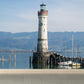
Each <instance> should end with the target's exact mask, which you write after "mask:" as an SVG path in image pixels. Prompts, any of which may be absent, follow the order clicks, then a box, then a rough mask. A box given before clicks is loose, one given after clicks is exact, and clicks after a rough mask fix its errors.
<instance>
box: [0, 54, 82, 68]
mask: <svg viewBox="0 0 84 84" xmlns="http://www.w3.org/2000/svg"><path fill="white" fill-rule="evenodd" d="M30 56H31V63H30V59H29V58H30ZM32 56H33V54H32V53H0V69H82V68H81V66H72V67H71V66H56V65H45V64H38V65H37V64H32Z"/></svg>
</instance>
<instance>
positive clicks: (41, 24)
mask: <svg viewBox="0 0 84 84" xmlns="http://www.w3.org/2000/svg"><path fill="white" fill-rule="evenodd" d="M47 17H48V11H47V10H46V5H45V4H44V3H42V4H41V5H40V11H38V41H37V51H36V52H34V53H33V64H35V63H42V64H43V63H48V61H49V58H50V55H51V52H49V51H48V37H47Z"/></svg>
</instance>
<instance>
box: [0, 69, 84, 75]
mask: <svg viewBox="0 0 84 84" xmlns="http://www.w3.org/2000/svg"><path fill="white" fill-rule="evenodd" d="M1 74H84V69H0V75H1Z"/></svg>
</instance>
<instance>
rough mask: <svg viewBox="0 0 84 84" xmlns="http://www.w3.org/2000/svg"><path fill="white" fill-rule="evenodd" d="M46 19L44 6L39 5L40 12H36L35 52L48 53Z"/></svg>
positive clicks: (46, 14)
mask: <svg viewBox="0 0 84 84" xmlns="http://www.w3.org/2000/svg"><path fill="white" fill-rule="evenodd" d="M47 17H48V11H47V10H46V5H45V4H41V5H40V11H38V43H37V52H48V38H47Z"/></svg>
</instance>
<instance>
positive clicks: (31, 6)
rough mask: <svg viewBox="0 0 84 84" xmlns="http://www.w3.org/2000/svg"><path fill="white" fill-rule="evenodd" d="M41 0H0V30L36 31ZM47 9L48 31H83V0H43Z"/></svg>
mask: <svg viewBox="0 0 84 84" xmlns="http://www.w3.org/2000/svg"><path fill="white" fill-rule="evenodd" d="M41 3H42V0H0V31H5V32H12V33H16V32H35V31H38V14H37V12H38V10H40V4H41ZM44 3H45V4H46V5H47V7H46V8H47V10H48V13H49V15H48V31H51V32H67V31H68V32H80V31H82V32H84V0H44Z"/></svg>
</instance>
